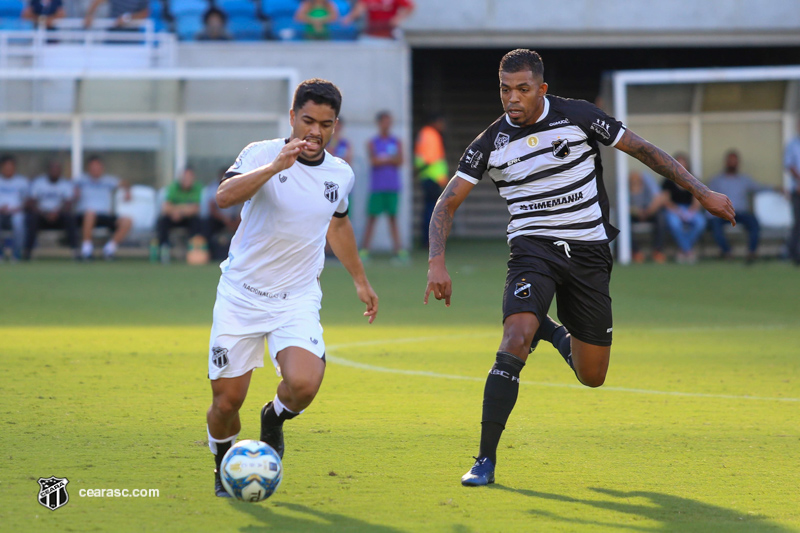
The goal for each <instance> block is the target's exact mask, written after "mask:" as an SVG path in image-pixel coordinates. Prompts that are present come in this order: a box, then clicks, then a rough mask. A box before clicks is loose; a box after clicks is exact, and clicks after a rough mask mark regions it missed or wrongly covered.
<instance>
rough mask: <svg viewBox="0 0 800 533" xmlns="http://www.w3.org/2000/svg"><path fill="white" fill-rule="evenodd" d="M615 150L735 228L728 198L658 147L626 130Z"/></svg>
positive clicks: (731, 206)
mask: <svg viewBox="0 0 800 533" xmlns="http://www.w3.org/2000/svg"><path fill="white" fill-rule="evenodd" d="M615 148H617V149H618V150H621V151H623V152H625V153H626V154H628V155H630V156H631V157H635V158H636V159H638V160H639V161H641V162H642V163H644V164H645V165H647V166H648V167H650V168H651V169H652V170H654V171H655V172H658V173H659V174H661V175H662V176H664V177H665V178H667V179H668V180H672V181H674V182H675V183H676V184H678V185H680V186H681V187H683V188H684V189H686V190H687V191H689V192H690V193H692V196H694V197H695V198H697V200H698V201H699V202H700V204H701V205H702V206H703V207H705V208H706V209H707V210H708V212H710V213H711V214H713V215H715V216H718V217H720V218H724V219H725V220H728V221H729V222H730V223H731V224H733V225H734V226H735V225H736V222H735V221H734V219H733V217H734V215H735V213H734V211H733V205H732V204H731V201H730V200H729V199H728V197H727V196H725V195H724V194H720V193H716V192H714V191H712V190H711V189H709V188H708V187H707V186H706V185H705V184H704V183H703V182H701V181H700V180H698V179H697V178H695V177H694V176H692V175H691V174H690V173H689V171H688V170H686V169H685V168H683V166H681V164H680V163H678V162H677V161H676V160H675V159H674V158H673V157H672V156H671V155H669V154H668V153H666V152H665V151H664V150H662V149H661V148H659V147H658V146H655V145H653V144H652V143H650V142H648V141H646V140H645V139H642V138H641V137H639V136H638V135H636V134H635V133H633V132H632V131H630V130H625V133H623V134H622V138H621V139H620V140H619V141H618V142H617V144H616V145H615Z"/></svg>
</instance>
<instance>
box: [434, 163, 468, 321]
mask: <svg viewBox="0 0 800 533" xmlns="http://www.w3.org/2000/svg"><path fill="white" fill-rule="evenodd" d="M474 186H475V185H474V184H472V183H470V182H468V181H467V180H465V179H461V178H459V177H457V176H456V177H454V178H453V179H451V180H450V183H448V184H447V187H446V188H445V189H444V192H443V193H442V195H441V196H440V197H439V200H438V201H437V202H436V207H435V208H434V209H433V216H431V224H430V226H429V227H428V241H429V245H428V286H427V287H426V288H425V299H424V303H425V305H427V304H428V296H429V295H430V294H431V293H433V296H434V298H436V299H437V300H442V299H444V304H445V305H446V306H447V307H450V296H451V295H452V294H453V284H452V281H451V280H450V274H448V272H447V267H446V266H445V263H444V250H445V246H446V244H447V237H448V236H449V235H450V230H451V229H452V227H453V217H454V216H455V214H456V209H458V207H459V206H460V205H461V202H463V201H464V199H465V198H466V197H467V195H468V194H469V193H470V191H472V188H473V187H474Z"/></svg>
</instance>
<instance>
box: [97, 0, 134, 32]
mask: <svg viewBox="0 0 800 533" xmlns="http://www.w3.org/2000/svg"><path fill="white" fill-rule="evenodd" d="M104 2H108V3H109V6H110V8H109V16H110V17H111V18H113V19H114V27H115V28H125V27H129V26H131V22H132V21H134V20H142V19H146V18H148V17H149V16H150V2H149V0H93V1H92V3H91V5H89V8H88V9H87V10H86V15H85V16H84V17H83V27H84V28H90V27H91V26H92V22H94V13H95V11H97V8H98V7H100V4H102V3H104Z"/></svg>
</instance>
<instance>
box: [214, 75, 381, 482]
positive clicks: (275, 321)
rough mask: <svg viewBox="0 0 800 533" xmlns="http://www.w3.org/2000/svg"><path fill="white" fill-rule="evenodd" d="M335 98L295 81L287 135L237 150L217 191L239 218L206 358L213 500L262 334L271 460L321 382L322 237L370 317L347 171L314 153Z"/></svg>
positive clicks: (322, 142) (338, 99) (372, 299)
mask: <svg viewBox="0 0 800 533" xmlns="http://www.w3.org/2000/svg"><path fill="white" fill-rule="evenodd" d="M341 103H342V96H341V93H340V92H339V89H338V88H337V87H336V86H335V85H334V84H333V83H331V82H329V81H325V80H320V79H311V80H306V81H304V82H303V83H301V84H300V85H299V86H298V87H297V89H296V90H295V93H294V101H293V103H292V109H291V110H290V111H289V119H290V123H291V125H292V133H291V137H290V138H289V139H274V140H269V141H261V142H255V143H252V144H250V145H248V146H247V147H246V148H245V149H244V150H242V152H241V153H240V154H239V157H238V158H237V159H236V162H235V163H234V164H233V165H232V166H231V167H230V169H228V172H226V173H225V179H224V180H223V181H222V182H221V183H220V185H219V188H218V189H217V204H218V205H219V207H220V208H222V209H225V208H227V207H230V206H232V205H236V204H239V203H242V202H244V207H243V208H242V222H241V224H240V225H239V228H238V229H237V230H236V234H235V235H234V237H233V240H232V242H231V247H230V253H229V254H228V258H227V259H226V260H225V261H224V262H223V263H222V264H221V265H220V268H221V270H222V276H221V277H220V281H219V285H218V287H217V300H216V303H215V304H214V323H213V326H212V328H211V340H210V344H209V354H208V377H209V379H210V380H211V390H212V393H213V401H212V403H211V407H210V408H209V409H208V413H207V422H208V444H209V447H210V448H211V452H212V453H213V454H214V457H215V462H216V470H215V471H214V474H215V475H214V490H215V493H216V495H217V496H221V497H225V496H228V493H227V492H226V491H225V489H224V488H223V487H222V483H221V482H220V476H219V467H220V462H221V461H222V458H223V456H224V455H225V452H227V451H228V450H229V449H230V447H231V446H232V445H233V443H234V441H235V440H236V437H237V435H238V434H239V431H240V429H241V422H240V420H239V408H240V407H241V405H242V402H244V399H245V396H246V395H247V388H248V386H249V385H250V377H251V375H252V372H253V369H254V368H258V367H262V366H264V341H265V339H266V342H267V344H268V347H269V353H270V356H271V358H272V362H273V364H274V365H275V368H276V370H277V372H278V375H280V376H281V377H282V381H281V382H280V384H279V385H278V390H277V394H276V395H275V398H274V399H273V400H272V401H271V402H268V403H267V404H266V405H265V406H264V407H263V408H262V410H261V436H260V438H261V440H262V441H264V442H266V443H267V444H269V445H270V446H272V447H273V448H275V450H276V451H277V452H278V453H279V454H280V456H281V457H283V449H284V445H283V422H284V421H285V420H288V419H290V418H294V417H295V416H297V415H298V414H300V413H301V412H302V411H303V410H304V409H305V408H306V407H308V406H309V405H310V404H311V402H312V400H313V399H314V397H315V396H316V394H317V391H318V390H319V387H320V384H321V383H322V378H323V375H324V374H325V342H324V341H323V339H322V326H321V325H320V323H319V310H320V304H321V299H322V290H321V288H320V284H319V276H320V274H321V273H322V268H323V266H324V262H325V252H324V249H325V239H326V237H327V240H328V242H329V243H330V245H331V247H332V249H333V252H334V253H335V254H336V257H337V258H339V260H340V261H341V262H342V265H344V267H345V268H346V269H347V271H348V272H349V273H350V275H351V276H352V278H353V281H354V283H355V286H356V293H357V295H358V298H359V299H360V300H361V301H362V302H364V303H365V304H366V312H365V313H364V316H366V317H368V319H369V322H370V323H372V321H373V320H374V319H375V316H376V315H377V313H378V296H377V295H376V294H375V291H374V290H372V287H371V286H370V284H369V281H368V280H367V276H366V274H365V273H364V267H363V265H362V264H361V260H360V259H359V256H358V249H357V247H356V239H355V236H354V234H353V227H352V225H351V224H350V219H349V218H348V217H347V212H348V199H347V197H348V195H349V194H350V191H352V189H353V184H354V183H355V177H354V175H353V171H352V169H351V168H350V166H349V165H348V164H347V163H345V162H344V161H343V160H341V159H339V158H336V157H333V156H332V155H330V154H329V153H328V152H326V151H325V147H326V146H327V145H328V142H329V141H330V139H331V136H332V134H333V130H334V128H335V127H336V121H337V117H338V116H339V110H340V108H341Z"/></svg>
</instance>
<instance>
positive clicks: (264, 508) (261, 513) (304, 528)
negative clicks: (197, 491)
mask: <svg viewBox="0 0 800 533" xmlns="http://www.w3.org/2000/svg"><path fill="white" fill-rule="evenodd" d="M229 502H230V505H231V506H232V507H233V508H235V509H236V510H238V511H242V512H244V513H247V514H249V515H251V516H252V517H253V518H255V519H257V520H259V521H260V522H262V523H261V524H252V525H249V526H244V527H242V528H240V529H239V531H242V532H243V533H251V532H256V531H278V532H280V533H284V532H285V533H294V532H302V533H307V532H309V531H325V532H334V531H342V532H351V531H356V532H358V531H367V532H369V533H400V531H401V530H399V529H394V528H391V527H387V526H381V525H378V524H370V523H369V522H364V521H363V520H358V519H356V518H352V517H350V516H345V515H342V514H336V513H328V512H325V511H321V510H319V509H312V508H311V507H307V506H305V505H298V504H296V503H275V504H271V505H270V504H264V503H261V504H252V503H245V502H239V501H236V500H229ZM286 511H289V512H286Z"/></svg>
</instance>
